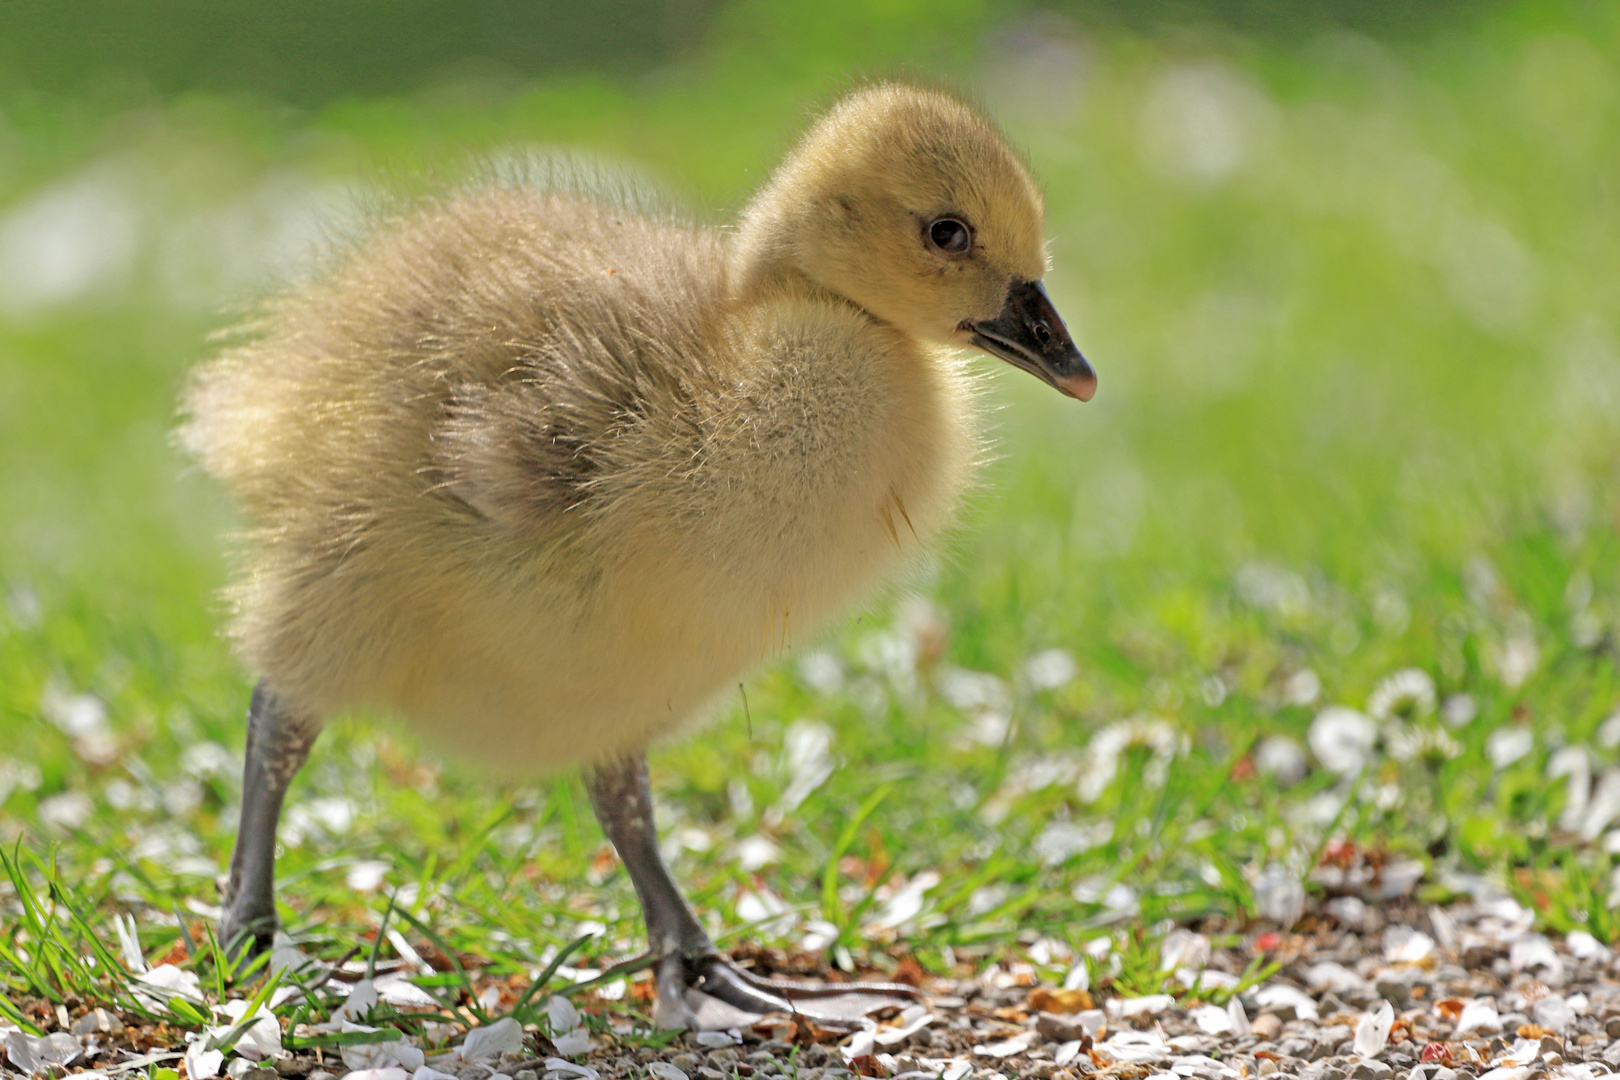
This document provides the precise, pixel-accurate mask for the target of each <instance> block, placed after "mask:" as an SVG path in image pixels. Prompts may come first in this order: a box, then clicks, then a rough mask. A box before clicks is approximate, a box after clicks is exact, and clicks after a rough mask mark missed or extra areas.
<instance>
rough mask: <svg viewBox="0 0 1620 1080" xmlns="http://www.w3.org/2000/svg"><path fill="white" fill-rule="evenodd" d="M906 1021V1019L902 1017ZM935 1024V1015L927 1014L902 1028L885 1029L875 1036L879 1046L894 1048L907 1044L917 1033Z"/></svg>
mask: <svg viewBox="0 0 1620 1080" xmlns="http://www.w3.org/2000/svg"><path fill="white" fill-rule="evenodd" d="M902 1019H904V1017H902ZM933 1022H934V1014H933V1013H928V1012H925V1013H923V1014H922V1015H921V1016H919V1017H916V1018H914V1019H912V1020H911V1021H910V1022H908V1023H906V1024H905V1025H904V1026H902V1027H896V1028H884V1029H882V1030H880V1031H878V1032H877V1034H876V1036H874V1037H875V1038H876V1040H877V1044H878V1045H879V1046H893V1045H894V1044H895V1043H900V1042H905V1041H906V1040H907V1039H909V1038H911V1037H912V1036H913V1035H915V1034H917V1032H919V1031H921V1030H922V1029H923V1028H925V1027H927V1026H928V1025H929V1024H932V1023H933Z"/></svg>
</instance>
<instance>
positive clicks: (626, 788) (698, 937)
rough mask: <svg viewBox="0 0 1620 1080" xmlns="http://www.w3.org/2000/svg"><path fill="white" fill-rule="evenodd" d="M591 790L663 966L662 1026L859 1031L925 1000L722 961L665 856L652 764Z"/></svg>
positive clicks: (595, 779) (613, 771) (631, 767)
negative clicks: (789, 1025) (779, 1023)
mask: <svg viewBox="0 0 1620 1080" xmlns="http://www.w3.org/2000/svg"><path fill="white" fill-rule="evenodd" d="M585 782H586V787H587V789H588V790H589V791H590V795H591V805H592V807H593V808H594V809H595V810H596V819H597V820H598V821H599V822H601V824H602V829H603V831H604V832H606V833H607V835H608V839H609V840H611V841H612V842H613V847H614V849H615V850H617V851H618V853H619V858H620V859H622V860H623V861H624V868H625V870H626V871H627V872H628V873H629V875H630V881H631V883H632V884H633V885H635V888H636V895H637V897H639V898H640V900H641V911H642V915H643V917H644V918H645V919H646V923H647V939H648V941H649V943H650V945H651V947H652V949H653V951H654V952H655V953H658V954H660V955H661V959H660V960H659V962H658V1000H657V1006H656V1007H655V1009H654V1012H653V1020H654V1022H655V1023H657V1024H658V1025H659V1026H660V1027H665V1028H677V1027H689V1028H697V1029H700V1030H701V1029H711V1030H712V1029H721V1028H732V1027H740V1026H743V1025H747V1024H752V1023H753V1022H754V1021H756V1020H758V1019H760V1018H761V1017H763V1016H768V1015H771V1014H773V1013H788V1014H797V1015H799V1016H803V1017H805V1018H807V1019H809V1020H812V1021H814V1022H816V1023H818V1024H822V1025H839V1026H850V1027H852V1026H855V1025H856V1024H858V1023H859V1022H860V1020H861V1018H862V1017H864V1016H866V1015H867V1014H868V1013H872V1012H875V1011H878V1010H880V1009H884V1008H888V1007H891V1006H896V1005H898V1006H902V1007H903V1006H906V1005H910V1004H912V1003H913V1002H915V1001H916V1000H917V999H918V998H919V997H920V995H919V994H918V993H917V991H915V990H913V989H912V988H911V987H909V986H898V985H888V984H883V983H827V984H819V985H818V984H814V983H797V982H787V981H779V980H776V979H762V978H760V977H759V976H757V975H752V974H750V973H748V972H746V971H744V970H742V969H741V968H739V967H737V966H736V965H734V964H731V963H730V962H728V961H726V960H724V959H723V958H721V956H720V954H719V953H718V952H717V951H716V949H715V947H714V943H713V942H711V941H710V940H709V936H708V934H706V933H704V931H703V927H702V926H701V925H699V923H698V921H697V917H696V916H695V915H693V914H692V909H691V908H690V907H688V906H687V904H686V901H685V899H684V898H682V896H681V893H680V889H679V888H677V887H676V885H675V881H674V879H673V878H671V877H670V875H669V869H668V867H666V866H665V865H664V860H663V857H662V856H661V855H660V854H659V853H658V831H657V828H656V827H655V825H654V823H653V814H652V789H651V788H650V787H649V785H648V783H647V760H646V758H645V757H642V756H640V755H637V756H636V757H632V758H625V759H623V760H621V761H616V762H610V763H607V764H603V765H599V766H597V767H596V768H595V769H594V770H593V771H591V772H590V773H589V774H587V776H586V778H585Z"/></svg>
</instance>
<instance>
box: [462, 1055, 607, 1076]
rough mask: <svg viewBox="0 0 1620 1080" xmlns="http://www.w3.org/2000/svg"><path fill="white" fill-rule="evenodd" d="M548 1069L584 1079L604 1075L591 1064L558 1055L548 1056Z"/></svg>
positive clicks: (551, 1071) (548, 1070) (549, 1071)
mask: <svg viewBox="0 0 1620 1080" xmlns="http://www.w3.org/2000/svg"><path fill="white" fill-rule="evenodd" d="M546 1071H547V1072H548V1073H553V1072H560V1073H562V1074H564V1075H565V1076H578V1077H582V1078H583V1080H597V1077H599V1076H601V1075H602V1074H601V1073H599V1072H597V1071H596V1070H595V1069H593V1068H591V1067H590V1066H589V1065H576V1064H574V1063H573V1062H572V1061H564V1060H563V1059H562V1058H557V1057H548V1058H546ZM490 1080H494V1077H491V1078H490Z"/></svg>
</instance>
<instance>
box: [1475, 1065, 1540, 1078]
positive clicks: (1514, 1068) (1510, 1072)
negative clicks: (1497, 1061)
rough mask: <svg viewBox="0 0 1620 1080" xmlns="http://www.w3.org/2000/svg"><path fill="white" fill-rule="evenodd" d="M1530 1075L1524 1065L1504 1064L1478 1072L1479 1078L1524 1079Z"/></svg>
mask: <svg viewBox="0 0 1620 1080" xmlns="http://www.w3.org/2000/svg"><path fill="white" fill-rule="evenodd" d="M1529 1075H1530V1069H1529V1067H1528V1066H1526V1065H1504V1066H1502V1067H1501V1068H1498V1069H1491V1070H1489V1071H1487V1072H1483V1073H1481V1074H1480V1077H1479V1080H1524V1078H1525V1077H1527V1076H1529Z"/></svg>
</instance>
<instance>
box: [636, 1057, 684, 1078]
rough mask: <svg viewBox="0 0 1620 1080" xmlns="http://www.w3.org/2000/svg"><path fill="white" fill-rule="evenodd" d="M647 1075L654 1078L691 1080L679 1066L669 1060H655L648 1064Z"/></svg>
mask: <svg viewBox="0 0 1620 1080" xmlns="http://www.w3.org/2000/svg"><path fill="white" fill-rule="evenodd" d="M647 1075H648V1076H650V1077H652V1078H653V1080H691V1078H690V1077H688V1076H687V1075H686V1073H685V1072H683V1071H682V1070H681V1069H680V1068H679V1067H678V1066H675V1065H671V1064H670V1063H669V1062H667V1061H655V1062H653V1063H652V1064H650V1065H648V1066H647Z"/></svg>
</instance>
